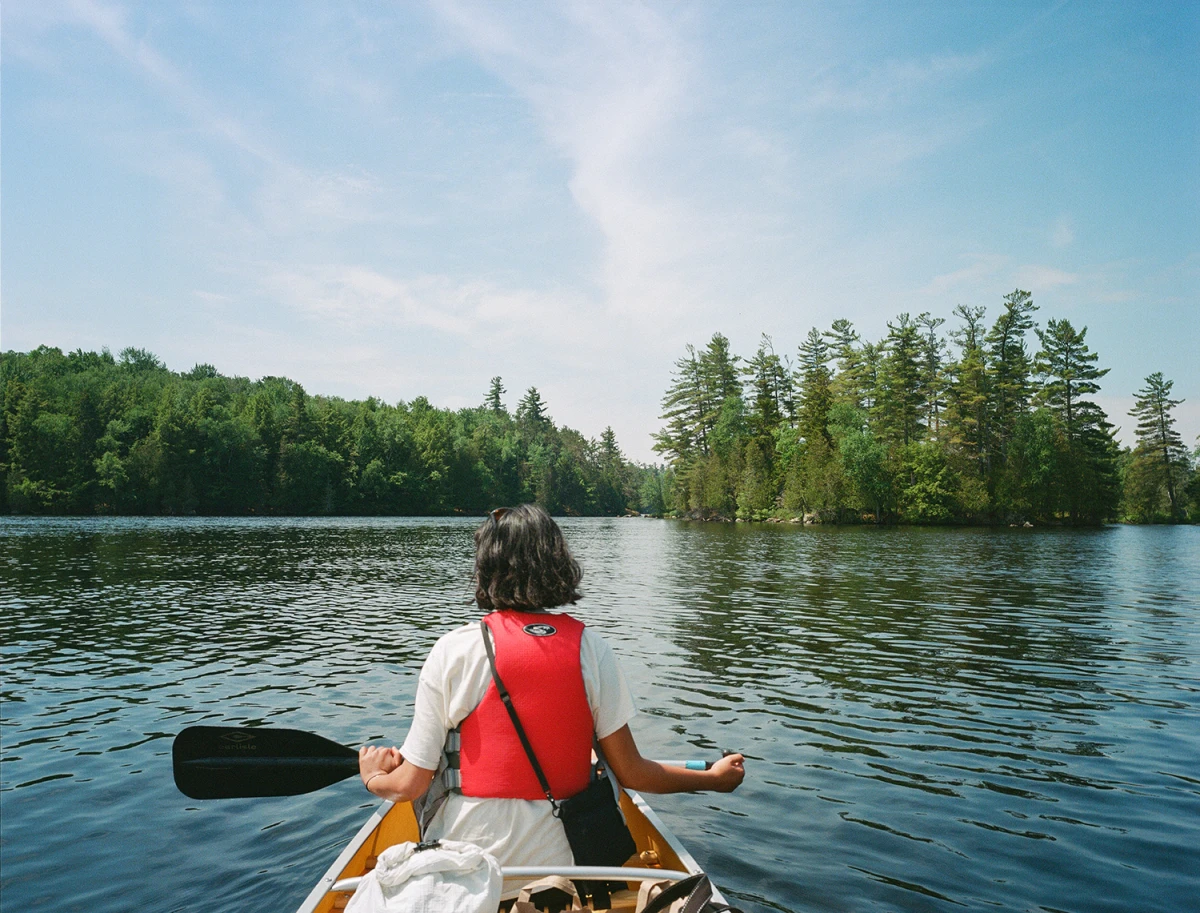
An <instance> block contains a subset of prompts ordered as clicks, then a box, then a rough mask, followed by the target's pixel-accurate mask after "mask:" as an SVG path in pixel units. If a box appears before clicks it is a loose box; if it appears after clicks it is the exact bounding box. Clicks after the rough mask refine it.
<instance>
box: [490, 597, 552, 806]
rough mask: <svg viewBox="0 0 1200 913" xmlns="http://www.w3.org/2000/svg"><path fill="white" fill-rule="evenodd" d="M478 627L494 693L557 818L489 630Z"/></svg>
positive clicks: (549, 793)
mask: <svg viewBox="0 0 1200 913" xmlns="http://www.w3.org/2000/svg"><path fill="white" fill-rule="evenodd" d="M479 627H480V628H482V629H483V648H484V649H485V650H487V658H488V665H490V666H491V667H492V681H494V682H495V683H496V691H498V692H499V693H500V700H502V701H504V709H505V710H507V711H508V717H509V719H511V720H512V723H513V728H514V729H516V730H517V738H519V739H520V740H521V747H522V748H524V749H525V754H527V755H528V756H529V763H530V764H532V765H533V772H534V773H535V774H537V778H538V783H540V784H541V787H542V792H544V793H545V794H546V798H547V799H549V800H550V804H551V805H552V806H554V814H555V815H556V816H557V815H558V802H556V801H555V799H554V794H553V793H552V792H551V791H550V781H549V780H547V779H546V774H545V773H543V772H542V765H541V764H539V763H538V759H537V755H535V754H534V753H533V745H531V744H530V743H529V736H527V735H525V727H524V726H522V725H521V719H520V717H518V716H517V708H516V707H514V706H513V702H512V696H511V695H510V694H509V693H508V689H507V688H505V687H504V682H503V681H501V679H500V673H499V671H498V670H497V669H496V653H495V651H494V650H493V649H492V637H491V634H492V632H491V629H490V628H489V627H488V624H487V622H486V621H484V620H483V619H482V618H481V619H479Z"/></svg>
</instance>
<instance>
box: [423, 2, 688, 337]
mask: <svg viewBox="0 0 1200 913" xmlns="http://www.w3.org/2000/svg"><path fill="white" fill-rule="evenodd" d="M437 8H438V9H439V10H440V11H441V13H442V14H443V16H444V17H445V18H446V20H447V22H449V23H450V24H451V25H452V26H453V27H454V28H455V29H456V30H457V31H458V33H459V34H460V35H461V36H462V37H463V40H464V41H466V42H467V43H468V45H469V46H470V47H471V48H472V49H473V50H474V51H475V52H476V53H477V54H478V55H479V57H480V59H481V60H482V61H483V62H484V63H485V65H487V66H489V67H490V68H492V69H493V70H494V71H495V72H496V73H497V74H498V75H500V77H501V78H503V79H504V80H505V81H506V82H508V83H509V84H510V85H512V86H513V87H514V88H515V89H516V90H517V91H518V92H519V93H521V95H522V96H523V97H524V98H525V99H526V100H527V101H528V103H529V104H530V106H531V107H532V109H533V111H534V112H535V113H536V115H537V117H538V119H539V123H540V124H541V127H542V129H543V131H544V132H545V135H546V137H547V139H548V140H549V141H550V142H551V143H552V144H553V145H554V146H555V147H556V148H557V149H559V150H560V151H561V152H562V153H563V154H564V155H566V156H567V157H568V159H569V160H570V162H571V163H572V172H573V173H572V176H571V179H570V182H569V187H570V191H571V194H572V196H573V197H574V199H575V201H576V202H577V204H578V205H579V207H580V209H581V210H582V211H583V212H584V213H585V214H586V215H587V217H588V218H589V219H591V220H592V221H593V222H594V223H595V225H596V226H597V227H598V228H599V229H600V231H601V233H602V235H603V238H604V251H603V262H602V265H601V268H600V272H599V276H598V280H599V282H600V284H601V285H602V287H603V288H604V290H605V292H606V295H605V305H606V306H607V307H609V308H611V309H613V310H614V311H618V312H623V313H640V314H641V315H642V316H643V317H644V318H649V319H654V318H655V317H656V318H657V319H659V320H662V321H664V322H665V321H669V320H670V319H671V316H672V314H674V313H677V312H678V311H679V310H681V309H684V308H686V307H687V305H688V303H689V301H690V300H691V299H692V297H693V296H692V293H691V291H690V290H689V288H688V287H687V284H686V283H685V282H684V281H682V279H681V273H683V272H686V264H687V262H688V261H689V259H691V258H692V257H694V256H695V254H696V253H697V246H696V243H695V236H694V235H693V233H692V231H691V230H690V227H691V223H692V222H693V221H694V219H693V215H694V213H693V212H692V211H691V210H690V201H689V200H687V199H685V198H682V197H680V196H677V195H671V194H670V193H667V192H664V190H663V189H662V185H661V184H660V183H659V182H658V181H657V180H656V177H658V172H657V171H656V168H655V166H654V162H655V158H656V155H657V154H658V153H659V152H661V150H662V149H663V147H664V146H665V145H667V144H669V142H670V140H671V131H672V130H673V127H674V123H673V122H674V120H675V118H676V116H677V113H678V111H679V109H680V107H681V106H682V104H683V102H684V100H685V99H684V96H685V94H686V90H687V85H688V78H689V62H688V58H687V54H686V53H685V49H684V48H683V46H682V44H681V41H680V39H679V37H678V36H677V34H676V33H675V31H674V29H673V28H672V26H671V24H670V23H669V22H668V21H667V20H666V19H665V18H663V17H662V16H660V15H659V14H658V13H656V12H654V11H653V10H650V9H648V8H645V7H642V6H640V5H633V4H628V5H622V6H620V7H619V8H618V11H619V14H614V9H613V8H612V7H608V6H605V7H597V6H594V5H590V4H585V3H576V4H569V5H567V6H564V7H549V8H546V9H542V10H540V11H539V14H538V15H533V14H530V13H528V12H526V14H525V15H524V16H522V15H521V14H520V13H515V14H514V13H513V10H514V9H516V8H514V7H507V8H504V9H506V11H507V12H508V15H500V14H498V12H497V9H498V8H497V7H494V6H486V5H475V4H466V3H459V2H446V3H442V4H439V5H438V7H437ZM648 308H650V309H651V310H649V311H648V310H647V309H648Z"/></svg>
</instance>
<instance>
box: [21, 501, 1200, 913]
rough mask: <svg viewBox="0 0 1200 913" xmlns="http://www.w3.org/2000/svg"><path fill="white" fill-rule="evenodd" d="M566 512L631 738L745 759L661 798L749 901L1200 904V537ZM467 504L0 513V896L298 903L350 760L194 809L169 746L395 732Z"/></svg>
mask: <svg viewBox="0 0 1200 913" xmlns="http://www.w3.org/2000/svg"><path fill="white" fill-rule="evenodd" d="M564 526H565V528H566V530H567V535H568V538H569V539H570V541H571V542H572V545H573V547H574V549H575V550H576V552H577V554H578V556H579V557H580V560H581V562H582V563H583V566H584V568H585V573H586V576H585V579H584V592H585V599H584V601H583V602H582V603H581V604H580V606H579V614H580V615H581V616H582V617H583V618H584V619H585V620H586V621H587V622H588V623H589V624H591V625H593V626H594V627H596V628H597V629H598V630H600V631H601V632H602V633H603V634H604V635H605V636H606V638H607V639H608V640H609V641H610V642H611V643H612V644H613V646H614V649H615V650H616V651H617V653H618V654H619V655H620V657H621V659H622V663H623V666H624V668H625V671H626V674H627V676H628V678H629V679H630V683H631V687H632V689H633V691H634V693H635V695H636V697H637V701H638V704H639V706H640V708H641V711H642V713H641V715H640V717H639V718H638V719H637V720H636V721H635V724H634V728H635V731H636V733H637V736H638V739H639V743H640V744H641V746H642V748H643V750H644V751H645V753H646V754H649V755H654V756H659V757H687V756H712V755H714V754H715V753H716V752H718V751H719V750H721V749H725V748H732V749H737V750H740V751H743V752H744V753H745V754H746V755H747V757H748V758H750V759H751V760H750V762H749V765H748V767H749V771H750V775H749V777H748V779H747V781H746V784H745V785H744V786H743V788H742V789H741V790H739V791H738V792H737V793H735V794H732V795H730V796H722V795H718V796H711V795H710V796H664V797H659V798H657V799H655V801H654V804H655V806H656V807H657V808H659V809H660V811H661V812H662V813H663V814H664V816H665V817H666V818H667V820H668V822H669V823H670V825H671V826H672V828H673V829H674V830H675V831H676V832H677V834H678V835H679V836H680V837H681V839H682V840H683V841H684V843H685V844H686V845H687V846H688V847H689V848H690V849H691V850H692V851H693V852H694V853H695V855H696V856H697V857H698V858H699V859H701V860H702V861H703V862H704V863H705V864H706V866H707V867H708V869H709V870H710V872H711V873H712V874H713V876H714V878H715V879H716V880H717V882H718V883H719V884H721V886H722V887H723V888H724V889H725V890H726V893H727V894H729V895H730V897H731V899H733V900H734V901H735V902H737V903H739V904H740V905H741V906H743V907H744V908H745V909H746V910H747V911H765V910H774V911H793V913H798V911H801V910H804V911H809V910H861V909H901V910H948V909H951V908H958V907H962V906H968V907H972V908H974V907H988V908H996V909H1001V910H1014V911H1015V910H1029V909H1042V910H1070V911H1080V910H1092V909H1137V910H1146V911H1155V910H1161V911H1175V910H1179V909H1184V908H1186V907H1187V906H1188V905H1189V903H1190V902H1191V901H1193V900H1194V898H1195V897H1196V896H1200V880H1198V877H1197V875H1196V874H1195V873H1197V872H1200V855H1198V853H1197V851H1196V849H1195V847H1197V846H1200V779H1198V778H1197V777H1196V775H1195V770H1194V769H1193V768H1194V761H1195V758H1196V757H1200V675H1198V674H1197V669H1198V667H1200V619H1198V618H1197V614H1196V612H1195V608H1196V607H1197V606H1200V530H1197V529H1193V528H1184V529H1124V528H1121V529H1111V530H1103V531H1097V532H1067V531H1063V532H1041V531H1039V532H1037V533H1030V532H1028V531H1023V530H1016V531H1008V530H1003V531H987V530H860V529H855V530H833V529H829V530H827V529H818V530H811V529H795V528H781V527H771V526H747V525H744V524H738V525H721V524H686V523H669V522H656V521H639V520H568V521H565V523H564ZM472 528H473V522H472V521H469V520H386V519H383V520H337V519H334V520H260V519H248V520H170V519H152V520H129V519H124V520H121V519H114V520H53V519H50V520H36V521H30V520H14V519H0V576H2V580H0V583H2V584H3V588H2V590H0V610H2V612H3V615H2V618H3V621H2V625H3V644H2V647H0V659H2V660H3V662H4V668H5V673H4V677H3V680H2V682H0V689H2V690H0V697H2V699H3V714H2V715H0V736H2V738H0V746H2V747H0V802H2V803H3V815H2V818H0V821H2V825H3V826H2V830H0V836H2V841H0V842H2V845H3V854H4V866H3V873H2V876H0V877H2V879H3V881H2V887H3V895H4V898H5V906H6V907H7V906H8V905H9V904H11V905H12V906H13V908H14V909H17V908H24V907H33V908H36V907H39V906H42V907H53V908H56V909H79V910H83V909H87V910H92V911H99V913H110V911H112V913H116V911H123V910H126V909H133V908H145V909H164V908H169V909H176V910H190V909H197V908H200V907H202V906H206V905H207V904H208V901H209V899H210V898H211V896H212V894H213V892H214V891H220V892H221V894H222V897H223V899H224V901H225V903H226V905H227V906H229V907H230V908H232V909H265V908H266V907H264V904H263V898H268V897H270V898H278V905H277V907H276V909H279V910H281V911H287V910H290V909H293V908H294V906H295V905H296V904H297V903H298V902H299V900H300V899H301V898H302V897H303V896H304V895H305V894H306V893H307V890H308V888H309V887H310V886H311V884H312V883H313V882H314V881H315V880H316V878H317V877H318V876H319V874H320V873H321V872H322V871H323V870H324V868H325V866H326V865H327V864H328V861H329V860H330V859H331V858H332V857H333V856H334V855H336V853H337V851H338V850H339V849H340V847H341V846H342V845H343V844H344V842H345V840H346V839H348V837H349V835H350V834H351V833H353V831H354V830H356V829H357V827H358V826H359V825H360V823H361V821H362V820H363V819H364V818H365V817H366V813H367V811H366V810H367V808H368V807H369V803H366V802H364V801H363V799H364V797H363V794H362V792H361V788H360V787H358V786H357V785H356V784H355V782H354V781H352V780H351V781H348V782H346V783H344V784H339V785H338V786H335V787H331V788H329V789H326V790H323V791H321V792H319V793H314V794H312V795H309V796H302V797H293V798H281V799H262V800H237V801H228V802H211V803H195V802H191V801H190V800H187V799H186V798H184V797H183V796H181V795H180V794H179V793H178V792H176V791H175V789H174V786H173V785H172V783H171V778H170V747H171V739H172V738H173V736H174V734H175V733H177V732H178V731H179V729H181V728H183V727H184V726H187V725H192V724H197V723H239V724H248V725H258V724H269V725H279V726H289V727H294V728H300V729H310V730H313V731H317V732H321V733H322V734H324V735H326V736H328V737H330V738H334V739H336V740H338V741H342V742H345V743H348V744H356V743H358V742H361V741H364V740H368V739H376V738H378V739H386V740H390V741H397V742H398V741H399V740H401V739H402V738H403V735H404V732H405V730H406V728H407V720H408V716H409V713H410V707H411V700H412V696H413V693H414V691H415V688H416V677H417V672H418V671H419V668H420V664H421V662H422V660H423V659H424V657H425V655H426V653H427V652H428V650H429V647H430V646H431V645H432V643H433V642H434V640H435V639H436V638H437V637H438V636H439V635H440V634H441V633H442V632H444V631H445V630H447V629H448V628H450V627H453V626H454V625H457V624H460V623H463V622H466V621H470V620H472V619H473V618H474V609H473V606H472V605H471V603H470V594H471V587H470V581H469V574H470V565H471V547H472V546H471V531H472ZM163 847H171V858H172V865H171V866H170V868H169V870H163V871H160V872H159V873H158V875H156V878H155V879H154V880H153V881H151V880H148V879H146V878H145V876H144V871H145V869H144V860H145V859H147V858H155V857H156V856H159V855H161V853H162V848H163ZM67 863H69V865H67ZM164 896H169V897H170V898H171V900H170V901H169V902H166V906H164V901H163V897H164Z"/></svg>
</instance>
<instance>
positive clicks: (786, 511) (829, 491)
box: [0, 289, 1200, 525]
mask: <svg viewBox="0 0 1200 913" xmlns="http://www.w3.org/2000/svg"><path fill="white" fill-rule="evenodd" d="M1035 311H1036V308H1035V306H1034V303H1033V300H1032V296H1031V295H1030V293H1029V292H1026V291H1023V290H1020V289H1018V290H1015V291H1013V292H1012V293H1011V294H1009V295H1006V296H1005V297H1004V301H1003V306H1002V308H1001V311H1000V313H999V315H998V317H997V318H996V319H995V321H994V322H992V323H990V324H989V323H988V322H987V320H986V311H985V309H984V308H982V307H966V306H959V307H958V308H956V309H955V311H954V317H955V318H956V319H957V324H956V325H955V326H954V327H952V328H950V329H949V331H948V333H944V332H943V326H944V325H945V323H946V321H945V319H944V318H941V317H932V316H931V315H930V314H928V313H922V314H920V315H918V316H917V317H915V318H914V317H912V316H911V315H910V314H900V315H899V316H898V317H897V318H896V319H895V321H894V322H890V323H889V324H888V332H887V335H886V336H885V337H884V338H883V339H880V340H878V341H877V342H868V341H864V340H863V339H861V337H860V336H859V334H858V332H857V331H856V330H855V329H854V327H853V326H852V324H851V323H850V322H849V321H848V320H836V321H834V323H833V325H832V326H831V327H830V328H829V329H827V330H825V331H820V330H818V329H816V328H813V329H812V330H810V331H809V333H808V336H807V338H806V339H805V340H804V342H803V343H802V344H801V345H800V347H799V350H798V353H797V361H796V364H795V366H794V367H793V365H792V363H791V360H790V359H789V358H787V357H786V356H780V355H778V354H776V353H775V351H774V348H773V346H772V342H771V338H770V337H769V336H767V335H766V334H764V335H763V337H762V340H761V342H760V344H759V347H758V350H757V351H756V352H755V353H754V355H753V356H752V357H750V358H742V357H740V356H737V355H735V354H733V352H732V351H731V349H730V344H729V341H728V340H727V339H726V338H725V337H724V336H723V335H721V334H720V333H718V334H715V335H714V336H713V337H712V339H711V340H710V341H709V342H708V343H707V344H706V345H705V346H704V348H703V349H699V350H697V349H696V348H695V347H693V346H688V347H687V349H686V352H685V354H684V355H683V357H682V358H680V359H679V360H678V361H677V362H676V363H675V370H674V373H673V378H672V383H671V385H670V387H669V389H668V390H667V391H666V392H665V394H664V396H663V400H662V406H663V415H662V421H663V426H662V428H661V429H660V430H659V431H658V432H657V434H655V450H656V451H657V452H659V453H661V454H662V455H663V456H664V458H665V459H666V460H667V464H666V465H665V466H654V465H651V466H647V465H640V464H636V463H632V462H630V461H629V460H627V459H626V458H625V457H624V455H623V454H622V452H621V450H620V447H619V446H618V444H617V441H616V438H615V435H614V434H613V432H612V429H611V428H608V429H605V431H604V432H603V434H602V435H601V437H600V439H599V440H598V441H597V440H590V439H588V438H586V437H585V436H584V435H582V434H580V433H579V432H578V431H575V430H573V429H570V428H567V427H560V426H558V425H556V424H555V423H554V422H553V420H552V419H551V418H550V416H549V414H548V412H547V407H546V404H545V403H544V402H543V400H542V398H541V395H540V394H539V393H538V390H537V389H536V388H535V387H531V388H530V389H529V390H528V391H526V393H525V394H524V396H523V397H522V399H521V400H520V403H519V405H518V407H517V410H516V412H515V414H513V413H510V412H509V411H508V409H507V408H506V406H505V405H504V402H503V400H502V396H503V394H504V393H505V392H506V391H505V388H504V386H503V380H502V378H500V377H495V378H493V379H492V381H491V387H490V389H489V390H488V391H487V393H486V395H485V396H484V398H483V401H482V403H481V404H480V405H479V406H477V407H474V408H468V409H459V410H457V411H452V410H449V409H442V408H437V407H435V406H434V405H433V404H431V403H430V402H429V401H428V400H427V399H426V398H425V397H423V396H418V397H417V398H416V399H414V400H412V401H411V402H399V403H397V404H396V405H389V404H387V403H383V402H381V401H379V400H377V399H375V398H370V399H367V400H363V401H348V400H344V399H341V398H338V397H328V396H319V395H313V396H310V395H309V394H308V393H307V392H306V391H305V390H304V388H303V387H302V386H301V385H300V384H298V383H296V382H294V381H291V380H288V379H286V378H282V377H264V378H261V379H260V380H256V381H251V380H250V379H249V378H245V377H226V376H224V375H222V374H220V373H219V372H218V371H217V370H216V369H215V368H214V367H212V366H211V365H207V364H200V365H196V366H195V367H194V368H192V369H191V370H190V371H187V372H183V373H177V372H173V371H170V370H168V369H167V367H166V366H165V365H164V364H163V363H162V362H161V361H160V360H159V359H158V358H157V357H156V356H155V355H153V354H152V353H150V352H147V351H145V350H143V349H137V348H132V347H131V348H127V349H124V350H123V351H122V352H121V353H120V355H119V356H118V357H116V358H114V357H113V356H112V355H111V354H110V352H109V351H108V350H107V349H106V350H103V351H101V352H99V353H96V352H83V351H81V350H77V351H75V352H71V353H69V354H63V352H62V351H61V350H59V349H56V348H50V347H47V346H42V347H40V348H38V349H35V350H34V351H32V352H27V353H19V352H5V353H3V355H2V356H0V402H2V404H3V410H2V411H0V475H2V480H0V481H2V484H0V498H2V502H0V511H3V512H4V513H9V514H183V515H191V514H206V515H244V514H267V515H270V514H278V515H314V514H370V515H446V514H453V513H482V512H483V511H485V510H487V509H489V508H491V507H495V506H497V505H501V504H514V503H518V502H526V501H528V502H537V503H538V504H541V505H542V506H544V507H546V508H547V509H548V510H550V511H551V512H554V513H558V514H574V515H622V514H635V513H640V514H648V515H653V516H685V517H691V518H695V519H720V520H734V519H737V520H776V521H780V520H790V521H793V522H799V521H805V522H810V523H817V522H819V523H864V522H865V523H923V524H987V525H994V524H1003V525H1013V524H1018V525H1023V524H1032V525H1047V524H1071V525H1096V524H1099V523H1103V522H1107V521H1113V520H1123V521H1126V522H1136V523H1146V522H1196V520H1197V519H1198V518H1200V472H1198V471H1197V466H1196V461H1197V458H1198V457H1200V448H1198V451H1197V452H1196V453H1193V452H1191V451H1189V449H1188V447H1187V445H1186V444H1185V442H1184V441H1183V440H1182V438H1181V436H1180V435H1179V433H1178V431H1177V430H1176V428H1175V419H1174V416H1173V414H1172V410H1173V409H1174V407H1176V406H1178V405H1179V403H1180V402H1181V400H1175V399H1172V398H1171V393H1172V382H1171V381H1170V380H1168V379H1166V378H1164V377H1163V376H1162V374H1160V373H1153V374H1150V375H1149V376H1147V377H1146V379H1145V384H1144V386H1143V387H1142V388H1141V389H1140V390H1138V391H1136V397H1137V400H1136V406H1135V408H1134V410H1133V412H1132V417H1133V418H1134V419H1135V420H1136V434H1137V443H1136V446H1134V447H1132V448H1129V447H1126V448H1121V447H1120V446H1119V445H1118V443H1117V441H1116V440H1115V438H1114V427H1113V425H1112V423H1111V422H1110V421H1109V420H1108V417H1107V416H1106V415H1105V413H1104V412H1103V410H1102V409H1100V407H1099V406H1097V405H1096V403H1095V402H1094V401H1093V400H1092V399H1091V397H1093V396H1094V395H1095V394H1096V393H1097V392H1098V391H1099V389H1100V380H1101V379H1102V378H1103V377H1104V375H1105V374H1106V373H1107V369H1104V368H1100V367H1098V360H1099V359H1098V356H1097V354H1096V353H1093V352H1092V351H1091V350H1090V349H1089V347H1088V345H1087V341H1086V336H1087V328H1086V327H1083V328H1080V329H1078V330H1077V329H1076V328H1075V327H1074V326H1072V325H1071V323H1070V322H1069V321H1067V320H1056V319H1050V320H1049V321H1047V323H1046V325H1045V326H1044V327H1040V326H1038V325H1037V323H1036V321H1035V319H1034V312H1035ZM1035 343H1036V344H1035ZM1198 443H1200V442H1198Z"/></svg>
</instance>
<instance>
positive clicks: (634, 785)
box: [600, 726, 746, 793]
mask: <svg viewBox="0 0 1200 913" xmlns="http://www.w3.org/2000/svg"><path fill="white" fill-rule="evenodd" d="M600 748H601V750H602V751H603V752H604V757H605V758H606V759H607V760H608V764H609V766H610V767H611V768H612V770H613V773H615V774H616V775H617V780H618V781H619V782H620V783H621V785H622V786H627V787H629V788H630V789H635V790H637V791H638V792H646V793H683V792H697V791H700V790H715V791H717V792H731V791H732V790H734V789H737V787H738V786H739V785H740V784H741V782H742V778H743V777H744V776H745V775H746V774H745V768H744V765H743V759H742V756H741V755H730V756H729V757H725V758H722V759H721V760H720V761H718V762H717V763H716V764H714V765H713V767H712V768H711V769H709V770H687V769H686V768H683V767H676V766H674V765H669V764H661V763H659V762H658V761H652V760H650V759H649V758H643V757H642V755H641V752H640V751H638V747H637V743H636V742H635V741H634V739H633V734H632V733H631V732H630V731H629V727H628V726H623V727H621V729H619V730H617V731H616V732H614V733H613V734H612V735H610V736H607V737H605V738H603V739H601V740H600Z"/></svg>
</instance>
